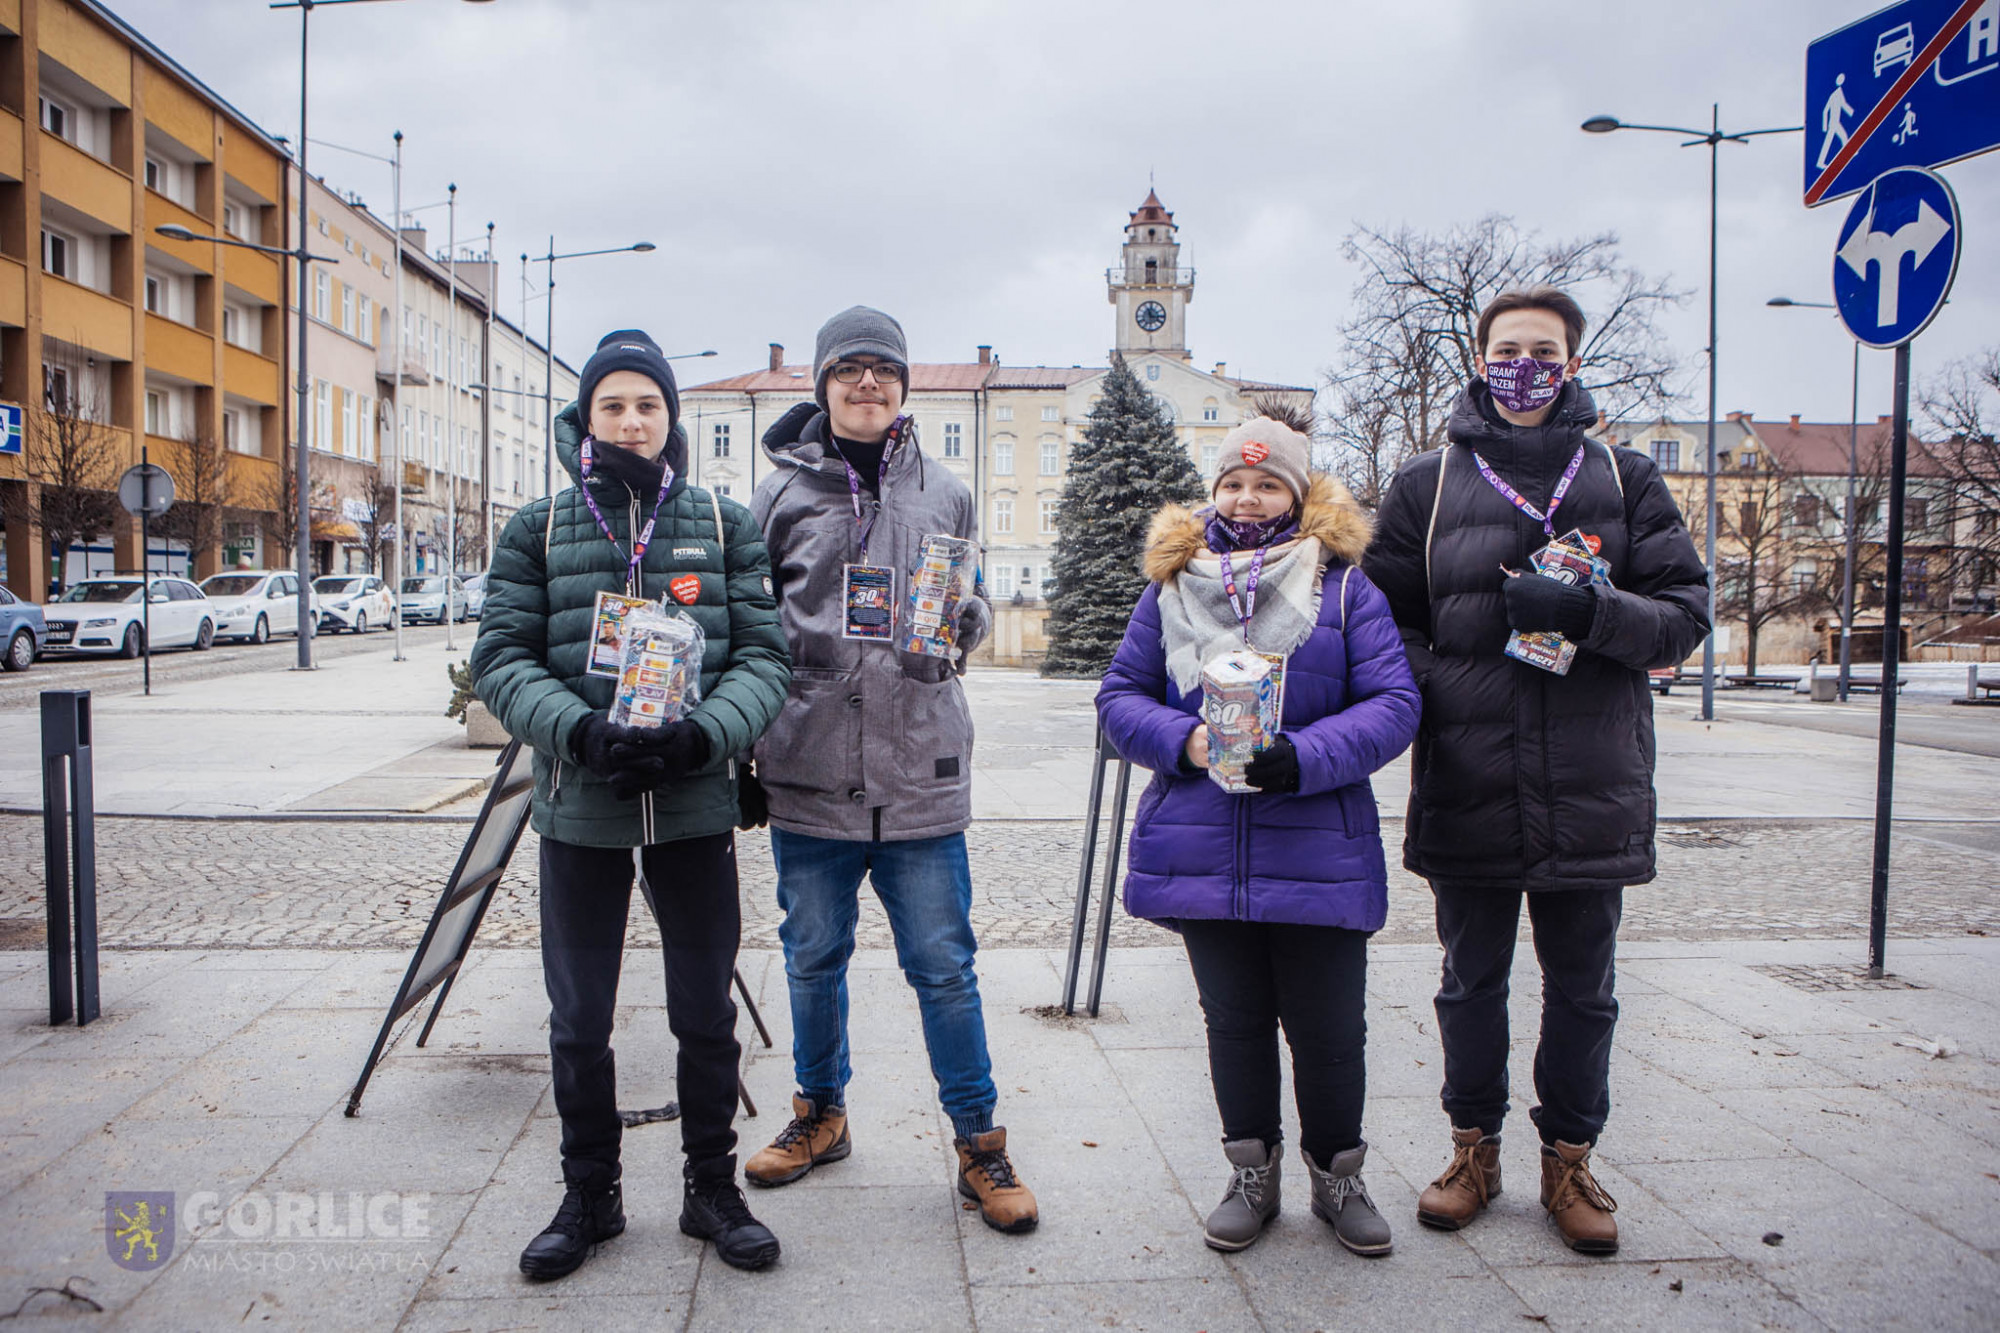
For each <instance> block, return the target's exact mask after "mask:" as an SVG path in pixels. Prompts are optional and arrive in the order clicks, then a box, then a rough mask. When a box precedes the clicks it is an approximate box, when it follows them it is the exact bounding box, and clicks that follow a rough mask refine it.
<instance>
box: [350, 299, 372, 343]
mask: <svg viewBox="0 0 2000 1333" xmlns="http://www.w3.org/2000/svg"><path fill="white" fill-rule="evenodd" d="M354 336H355V337H357V338H359V339H361V341H362V342H365V343H368V344H370V345H371V346H372V345H373V344H374V342H375V303H374V302H373V301H371V300H369V299H368V298H367V297H365V296H364V297H362V298H361V320H360V322H359V323H358V324H356V325H355V327H354Z"/></svg>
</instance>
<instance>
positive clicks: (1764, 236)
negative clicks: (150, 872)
mask: <svg viewBox="0 0 2000 1333" xmlns="http://www.w3.org/2000/svg"><path fill="white" fill-rule="evenodd" d="M112 3H113V7H114V8H115V9H116V10H117V11H118V12H119V14H120V15H121V16H123V17H124V18H126V19H127V20H128V21H129V22H131V23H132V24H133V25H134V26H135V27H137V28H138V29H139V30H140V31H142V32H144V33H145V34H146V35H147V36H148V37H150V38H151V39H152V40H153V41H154V42H155V43H156V44H157V45H159V46H160V47H161V48H163V49H164V50H165V51H167V52H168V53H169V54H170V55H172V56H173V57H174V58H176V59H177V60H179V61H180V62H181V63H182V64H183V65H185V66H186V67H187V68H188V69H190V70H191V71H192V72H193V73H195V74H196V75H197V76H198V77H200V78H201V79H203V80H204V81H206V82H207V83H209V84H210V85H211V86H212V87H214V88H215V89H216V90H217V91H219V92H220V93H221V94H222V95H223V96H225V97H226V98H228V99H229V100H230V101H232V102H233V103H234V104H235V105H236V106H237V107H238V108H240V109H241V110H242V111H244V112H245V113H246V114H248V115H249V116H250V117H251V118H252V119H254V120H256V121H257V122H258V123H259V124H261V125H262V126H263V127H264V128H265V129H267V130H269V131H271V132H272V133H274V134H285V135H290V134H294V133H296V130H297V125H298V28H299V16H298V12H297V11H296V10H287V11H272V10H269V9H267V8H266V7H265V5H264V4H263V3H261V2H260V0H112ZM1875 8H1878V6H1876V5H1874V4H1870V3H1866V0H1863V2H1862V3H1846V2H1845V0H1755V3H1743V2H1742V0H1676V3H1673V4H1657V3H1634V2H1631V0H1609V2H1607V3H1599V4H1573V5H1568V6H1561V7H1557V8H1554V9H1544V8H1537V7H1525V8H1524V7H1522V6H1519V5H1501V4H1493V3H1490V2H1486V3H1475V2H1473V0H1416V2H1415V3H1409V2H1407V0H1406V2H1404V3H1394V4H1365V5H1364V4H1358V3H1353V2H1352V0H1296V2H1287V3H1258V2H1256V0H1238V2H1237V3H1234V4H1229V5H1222V4H1212V3H1211V4H1202V3H1194V2H1192V0H1149V3H1144V4H1134V3H1105V2H1104V0H929V2H928V3H897V2H893V0H875V3H854V4H824V3H818V2H817V0H726V2H725V0H707V2H706V3H699V4H689V3H679V2H677V0H494V2H493V3H490V4H466V3H461V2H460V0H400V2H397V3H380V4H355V5H342V6H337V7H331V8H324V9H319V10H316V11H315V13H314V16H313V20H312V27H313V62H312V66H313V69H312V73H313V79H312V87H313V99H312V137H313V138H314V139H316V140H318V139H325V140H330V141H332V142H336V143H342V144H349V145H353V146H355V147H358V148H370V149H374V150H377V151H382V152H387V151H389V148H390V146H391V143H390V135H391V133H392V132H393V131H394V130H396V129H401V130H402V131H403V132H404V135H405V162H406V171H405V180H404V199H405V201H406V202H411V203H423V202H428V201H430V200H433V199H440V198H442V197H443V195H444V190H445V186H446V184H447V183H449V182H453V181H455V182H457V184H458V186H459V198H460V202H461V208H460V218H461V221H462V223H463V224H464V226H463V230H464V231H466V232H467V233H471V232H473V231H475V230H478V229H480V228H483V226H484V224H485V223H486V221H487V220H489V219H490V220H492V221H493V222H495V223H497V224H498V229H499V230H498V238H499V240H498V248H499V250H500V252H501V254H502V255H503V256H507V257H508V258H507V260H506V262H505V263H504V264H503V267H502V272H503V275H504V278H505V279H506V280H505V281H503V283H502V291H503V293H504V294H505V295H504V296H503V301H502V311H503V313H506V314H509V315H514V316H518V313H519V312H518V307H517V305H516V303H515V301H514V299H513V296H512V293H514V292H516V291H518V288H519V281H518V273H519V261H518V256H519V255H520V254H521V252H522V251H523V250H529V251H534V252H537V253H539V252H541V251H542V249H543V247H545V246H546V244H547V239H548V236H549V234H550V233H551V232H553V233H554V234H555V237H556V243H557V247H558V249H560V250H568V249H589V248H595V247H598V246H603V245H616V244H623V243H626V242H629V241H635V240H651V241H654V242H656V243H657V244H658V245H659V247H660V248H659V250H658V251H657V252H656V253H654V254H651V255H625V256H615V257H609V258H603V259H585V260H577V261H573V262H571V263H569V264H567V265H563V266H559V268H558V270H557V283H558V293H559V297H560V299H559V300H558V301H557V304H556V347H557V350H558V352H559V353H561V354H562V355H564V356H565V357H568V358H571V359H572V360H575V359H577V358H580V357H581V356H583V355H585V354H587V353H588V351H589V349H590V347H591V346H592V344H593V342H594V340H595V338H596V337H597V335H599V334H600V333H602V332H604V331H606V330H608V329H611V328H615V327H619V326H625V325H639V326H642V327H644V328H646V329H648V330H650V331H651V332H652V334H653V335H654V336H655V337H656V338H657V339H659V340H660V341H661V342H662V343H663V344H665V345H666V347H667V350H668V351H670V352H679V351H695V350H700V349H702V348H705V347H714V348H716V349H718V350H719V351H720V352H721V356H720V357H718V358H715V359H712V360H708V361H704V362H696V363H692V364H688V365H684V366H682V367H681V370H682V373H683V380H684V381H693V380H698V379H705V378H712V377H717V376H721V375H724V374H731V373H737V372H740V371H744V370H748V369H752V368H755V367H756V366H758V365H760V364H761V363H762V362H763V360H764V358H765V355H766V353H765V344H766V343H769V342H773V341H776V342H782V343H784V344H785V345H786V346H787V348H788V349H790V351H791V355H792V358H793V359H795V360H803V359H807V358H809V356H810V349H811V343H812V335H813V331H814V330H815V329H816V328H817V327H818V325H819V322H820V321H821V320H822V319H823V318H824V317H825V316H826V315H828V314H830V313H832V312H833V311H834V310H836V309H839V308H841V307H844V306H846V305H849V304H851V303H853V302H856V301H861V302H866V303H869V304H873V305H879V306H881V307H882V308H884V309H886V310H889V311H890V312H892V313H894V314H895V315H897V316H898V317H899V318H900V319H901V320H902V321H903V323H904V326H905V327H906V329H907V330H908V332H909V335H910V345H911V351H912V355H913V357H914V358H915V359H918V360H934V361H946V360H970V359H971V358H972V357H973V355H974V351H973V349H974V347H975V345H976V344H979V343H992V344H993V345H994V346H995V347H996V348H997V349H998V354H999V355H1000V356H1001V358H1002V359H1003V360H1005V361H1007V362H1008V363H1010V364H1016V365H1021V364H1050V365H1068V364H1072V363H1083V364H1102V362H1103V359H1104V356H1105V349H1106V348H1107V347H1109V346H1110V343H1111V336H1112V330H1111V307H1110V305H1109V304H1107V302H1106V300H1105V294H1104V278H1103V271H1104V269H1105V268H1106V267H1107V266H1108V265H1109V264H1110V263H1111V262H1112V261H1113V259H1114V258H1115V257H1116V254H1117V247H1118V244H1119V242H1120V241H1121V240H1122V236H1121V233H1120V228H1121V227H1122V226H1123V225H1124V222H1125V217H1126V214H1127V213H1128V212H1129V211H1130V210H1131V209H1133V208H1135V207H1137V206H1138V204H1139V201H1140V200H1141V199H1142V198H1144V196H1145V193H1146V188H1147V178H1148V173H1149V172H1150V173H1152V174H1153V177H1154V179H1155V181H1156V183H1157V186H1158V189H1159V192H1160V197H1161V198H1162V199H1163V200H1164V201H1165V202H1166V204H1167V206H1168V207H1169V208H1171V209H1173V210H1174V211H1175V214H1176V220H1177V221H1178V222H1179V223H1180V224H1181V240H1182V242H1183V244H1184V247H1185V249H1184V252H1183V254H1184V262H1191V263H1192V264H1194V265H1195V267H1196V268H1197V269H1198V270H1199V277H1198V282H1197V286H1196V288H1195V300H1194V304H1193V306H1192V308H1191V309H1190V312H1189V326H1188V327H1189V333H1188V338H1189V342H1190V344H1191V346H1192V349H1193V351H1194V355H1195V357H1196V360H1197V362H1198V363H1199V364H1202V365H1203V366H1206V365H1208V364H1210V363H1211V362H1213V361H1216V360H1227V361H1228V362H1229V364H1230V369H1231V373H1234V374H1243V375H1252V376H1257V377H1260V378H1269V379H1281V380H1287V381H1291V382H1297V383H1310V382H1314V381H1315V380H1316V378H1317V376H1318V374H1319V372H1320V371H1321V370H1322V369H1323V368H1324V367H1325V366H1326V365H1327V364H1328V363H1329V361H1330V360H1331V359H1332V357H1333V355H1334V352H1335V349H1336V346H1337V342H1338V327H1339V325H1340V323H1341V322H1342V320H1343V319H1344V318H1345V317H1346V314H1347V311H1348V308H1349V301H1350V291H1351V289H1352V287H1353V285H1354V282H1355V278H1356V274H1355V272H1354V270H1353V269H1352V268H1351V267H1350V266H1349V265H1348V264H1347V263H1346V262H1345V261H1344V260H1343V259H1342V258H1341V253H1340V243H1341V240H1342V238H1343V237H1344V236H1345V235H1346V233H1347V232H1348V230H1349V229H1350V228H1351V227H1352V226H1353V225H1354V224H1355V223H1357V222H1359V223H1366V224H1369V225H1372V226H1377V227H1394V226H1396V225H1398V224H1400V223H1404V222H1407V223H1409V224H1411V225H1412V226H1416V227H1419V228H1427V229H1429V228H1435V229H1442V228H1444V227H1446V226H1449V225H1450V224H1452V223H1454V222H1461V221H1468V220H1471V219H1473V218H1476V217H1478V216H1479V215H1480V214H1482V213H1485V212H1489V211H1497V212H1502V213H1508V214H1511V215H1513V216H1514V217H1515V218H1517V219H1518V220H1519V221H1520V222H1521V223H1522V224H1523V225H1525V226H1531V227H1536V228H1539V229H1541V230H1543V231H1544V232H1546V233H1548V234H1551V235H1576V234H1580V233H1589V232H1596V231H1600V230H1612V231H1616V232H1617V233H1618V234H1619V235H1620V237H1621V238H1622V242H1623V250H1624V253H1625V256H1626V258H1627V259H1628V261H1629V262H1631V263H1632V264H1634V265H1636V266H1638V267H1640V268H1641V269H1643V270H1646V271H1647V272H1650V273H1655V274H1667V275H1671V276H1672V277H1673V278H1674V279H1675V280H1676V281H1677V282H1678V283H1679V284H1680V285H1681V286H1683V287H1685V288H1687V289H1689V290H1690V292H1691V293H1692V295H1691V298H1690V300H1689V301H1688V303H1687V304H1686V306H1685V307H1684V308H1683V309H1682V310H1680V311H1679V312H1678V313H1677V314H1676V315H1675V316H1674V317H1673V318H1672V319H1671V320H1670V321H1669V324H1668V331H1669V334H1670V336H1671V337H1672V340H1673V343H1674V346H1675V349H1676V351H1677V352H1678V353H1680V355H1681V356H1682V358H1683V360H1684V362H1685V363H1686V372H1687V373H1686V378H1687V381H1688V383H1689V385H1690V387H1691V389H1692V390H1694V392H1692V393H1691V394H1690V397H1689V400H1688V409H1689V411H1690V413H1691V414H1692V415H1696V416H1698V415H1700V413H1701V412H1702V411H1703V410H1705V397H1704V393H1705V391H1704V390H1703V387H1702V385H1701V383H1700V379H1699V374H1700V362H1699V354H1700V348H1701V346H1702V343H1703V340H1704V336H1705V320H1706V306H1705V299H1704V298H1705V293H1704V291H1703V288H1704V282H1705V277H1706V266H1707V241H1708V235H1707V203H1708V200H1707V169H1708V161H1707V157H1708V152H1707V149H1705V148H1679V147H1676V144H1677V142H1678V141H1677V140H1675V139H1673V138H1671V137H1669V136H1666V135H1658V134H1639V133H1620V134H1613V135H1605V136H1597V135H1586V134H1583V133H1581V132H1580V131H1579V130H1578V128H1577V127H1578V125H1579V124H1580V122H1581V121H1583V120H1584V118H1585V117H1587V116H1589V115H1592V114H1594V113H1598V112H1605V113H1609V114H1612V115H1616V116H1619V117H1620V118H1622V119H1625V120H1627V121H1639V122H1649V123H1655V124H1658V123H1668V124H1681V125H1689V124H1705V123H1706V120H1707V117H1708V108H1709V104H1710V102H1712V101H1720V102H1721V103H1722V115H1723V125H1724V127H1725V128H1740V129H1752V128H1765V127H1771V126H1780V125H1795V124H1799V123H1801V121H1802V119H1803V118H1804V108H1803V107H1802V98H1803V93H1802V88H1801V83H1802V74H1803V68H1804V53H1805V46H1806V43H1807V42H1808V41H1809V40H1810V39H1811V38H1813V37H1815V36H1817V35H1819V34H1820V33H1822V32H1825V31H1828V30H1830V29H1832V28H1836V27H1839V26H1841V25H1843V24H1845V23H1847V22H1849V21H1851V20H1853V19H1856V18H1859V17H1861V16H1863V15H1864V14H1866V13H1869V12H1871V11H1872V10H1873V9H1875ZM1801 153H1802V136H1799V135H1778V136H1771V137H1769V138H1764V139H1758V140H1754V141H1752V143H1751V144H1749V145H1724V148H1723V155H1722V212H1721V237H1722V245H1721V282H1720V290H1721V292H1722V309H1721V338H1720V345H1721V399H1722V403H1721V406H1722V408H1723V409H1724V410H1727V409H1730V408H1741V409H1745V410H1750V411H1754V412H1755V413H1756V414H1757V416H1758V417H1759V418H1760V419H1764V420H1771V419H1777V418H1782V417H1784V416H1786V415H1788V414H1789V413H1792V412H1803V413H1804V414H1805V415H1806V417H1807V419H1809V420H1812V419H1818V420H1844V419H1845V418H1846V416H1847V409H1848V369H1849V351H1850V348H1851V347H1852V343H1851V342H1850V340H1849V339H1848V338H1847V336H1846V334H1845V332H1844V331H1843V330H1841V329H1840V328H1839V326H1838V325H1837V324H1836V323H1835V321H1834V320H1833V318H1832V316H1831V313H1830V312H1817V311H1800V310H1791V311H1783V310H1770V309H1767V308H1766V307H1765V305H1764V302H1765V300H1766V298H1768V297H1771V296H1776V295H1789V296H1792V297H1795V298H1797V299H1800V300H1829V299H1831V298H1830V296H1829V273H1830V269H1831V264H1832V252H1833V245H1834V241H1835V238H1836V233H1837V231H1838V228H1839V226H1840V222H1841V218H1842V216H1843V215H1844V214H1845V212H1846V204H1845V203H1836V204H1831V205H1826V206H1823V207H1821V208H1818V209H1813V210H1807V209H1805V208H1804V207H1802V206H1801V205H1800V202H1799V195H1800V184H1799V182H1800V175H1801ZM311 162H312V165H313V168H314V173H315V174H316V175H324V176H325V177H326V178H327V179H328V180H329V181H330V182H331V183H334V184H336V185H339V186H343V187H346V188H350V189H354V190H357V191H359V192H360V193H362V194H363V195H364V196H365V197H366V198H367V199H368V200H369V202H370V203H371V204H372V205H374V206H375V207H376V208H377V209H378V210H379V211H381V212H382V213H384V214H385V215H386V213H387V212H388V204H389V184H388V169H387V168H386V167H383V166H379V165H377V164H376V163H373V162H369V161H366V160H364V159H360V158H356V157H351V156H347V155H345V154H339V153H334V152H328V151H322V150H319V149H317V148H315V149H314V150H313V155H312V158H311ZM1945 174H1946V176H1947V177H1948V178H1949V179H1950V180H1951V182H1952V184H1953V186H1954V188H1955V189H1956V191H1957V193H1958V198H1959V203H1960V208H1961V211H1962V213H1963V214H1964V215H1965V216H1966V217H1967V218H1968V219H1970V225H1969V227H1968V232H1969V233H1970V239H1969V240H1968V241H1967V243H1966V245H1965V251H1964V258H1963V260H1962V263H1961V267H1960V270H1959V275H1958V282H1957V286H1956V288H1955V294H1954V299H1953V301H1952V304H1951V306H1950V307H1949V308H1947V310H1946V311H1945V312H1944V314H1943V315H1941V316H1940V317H1939V319H1938V320H1937V322H1936V323H1935V324H1933V325H1932V327H1931V329H1930V331H1928V332H1927V333H1926V334H1925V335H1924V336H1923V337H1922V338H1921V339H1920V340H1919V341H1918V342H1917V344H1916V371H1917V375H1918V377H1919V379H1920V380H1921V378H1922V377H1923V376H1924V375H1925V374H1927V373H1930V372H1933V371H1935V370H1936V368H1937V367H1938V366H1939V364H1940V363H1942V362H1943V361H1945V360H1947V359H1949V358H1952V357H1957V356H1963V355H1966V354H1968V353H1970V352H1972V351H1974V350H1976V349H1977V348H1978V347H1980V346H1981V345H1983V344H1984V345H1990V344H1992V343H1995V342H2000V292H1996V285H1995V281H1994V279H1995V277H1996V273H2000V262H1996V259H1995V253H1996V251H1995V245H1994V238H1993V235H1992V234H1991V232H1992V230H1993V229H1994V228H1996V227H2000V153H1995V154H1989V155H1987V156H1985V157H1982V158H1974V159H1971V160H1969V161H1966V162H1963V163H1959V164H1957V165H1955V166H1952V167H1948V168H1946V169H1945ZM430 216H431V217H432V218H435V219H436V226H437V228H438V229H440V230H441V227H442V218H441V215H439V214H432V215H430ZM433 234H434V235H436V234H438V232H437V231H434V232H433ZM541 321H542V315H541V313H540V309H539V305H537V306H536V307H534V308H533V311H532V314H531V324H532V326H533V327H535V328H537V329H539V328H540V326H541ZM1889 398H1890V356H1889V354H1888V353H1877V352H1864V354H1863V360H1862V390H1861V410H1862V413H1863V415H1864V417H1869V416H1872V415H1873V414H1875V413H1878V412H1886V411H1888V410H1889Z"/></svg>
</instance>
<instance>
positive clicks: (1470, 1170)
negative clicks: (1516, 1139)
mask: <svg viewBox="0 0 2000 1333" xmlns="http://www.w3.org/2000/svg"><path fill="white" fill-rule="evenodd" d="M1451 1145H1452V1150H1451V1164H1450V1165H1449V1166H1447V1167H1445V1169H1444V1174H1443V1175H1441V1176H1439V1177H1438V1178H1437V1179H1436V1180H1433V1181H1432V1182H1431V1183H1430V1187H1429V1188H1428V1189H1426V1190H1425V1191H1424V1192H1423V1193H1422V1194H1421V1195H1420V1196H1418V1198H1417V1220H1418V1221H1419V1222H1422V1223H1423V1224H1424V1225H1425V1226H1427V1227H1436V1228H1438V1229H1439V1230H1440V1231H1456V1230H1458V1229H1459V1228H1460V1227H1462V1226H1464V1225H1465V1224H1466V1223H1467V1222H1470V1221H1471V1220H1472V1219H1473V1218H1475V1217H1477V1216H1479V1214H1480V1212H1481V1211H1482V1210H1484V1209H1485V1207H1486V1205H1487V1202H1488V1201H1489V1200H1491V1199H1494V1198H1497V1197H1498V1196H1499V1194H1500V1140H1498V1139H1489V1138H1487V1137H1486V1135H1485V1134H1484V1133H1483V1132H1481V1131H1480V1130H1477V1129H1459V1128H1458V1127H1457V1126H1453V1127H1452V1131H1451Z"/></svg>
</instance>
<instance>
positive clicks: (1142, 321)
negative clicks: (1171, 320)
mask: <svg viewBox="0 0 2000 1333" xmlns="http://www.w3.org/2000/svg"><path fill="white" fill-rule="evenodd" d="M1132 318H1133V319H1135V320H1137V321H1138V323H1139V327H1140V328H1142V329H1144V330H1145V331H1146V332H1148V333H1157V332H1159V330H1160V326H1161V325H1163V324H1165V323H1166V322H1167V308H1166V307H1165V306H1163V305H1161V304H1160V303H1159V302H1158V301H1146V302H1144V303H1142V304H1141V305H1140V306H1139V308H1138V309H1137V310H1134V311H1133V312H1132Z"/></svg>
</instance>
